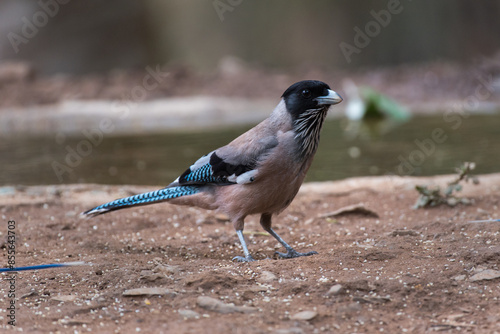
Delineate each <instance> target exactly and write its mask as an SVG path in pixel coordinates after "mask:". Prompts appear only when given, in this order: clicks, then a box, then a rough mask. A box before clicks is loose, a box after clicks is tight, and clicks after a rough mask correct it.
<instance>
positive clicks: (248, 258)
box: [233, 255, 255, 262]
mask: <svg viewBox="0 0 500 334" xmlns="http://www.w3.org/2000/svg"><path fill="white" fill-rule="evenodd" d="M233 261H237V262H253V261H255V259H254V258H253V257H252V255H247V256H235V257H233Z"/></svg>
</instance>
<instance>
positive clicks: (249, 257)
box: [233, 230, 255, 262]
mask: <svg viewBox="0 0 500 334" xmlns="http://www.w3.org/2000/svg"><path fill="white" fill-rule="evenodd" d="M236 234H238V238H239V239H240V243H241V247H243V253H244V254H245V256H235V257H234V258H233V261H238V262H252V261H255V259H254V258H253V257H252V255H250V252H249V251H248V247H247V243H246V242H245V238H244V237H243V230H236Z"/></svg>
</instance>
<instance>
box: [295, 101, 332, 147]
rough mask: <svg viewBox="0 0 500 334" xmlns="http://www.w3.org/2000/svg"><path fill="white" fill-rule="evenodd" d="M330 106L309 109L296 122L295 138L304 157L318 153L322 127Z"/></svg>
mask: <svg viewBox="0 0 500 334" xmlns="http://www.w3.org/2000/svg"><path fill="white" fill-rule="evenodd" d="M327 112H328V108H324V107H323V108H318V109H309V110H307V112H305V113H303V114H302V115H300V116H299V117H298V118H297V119H296V120H295V122H294V124H293V128H294V131H295V140H297V143H298V144H299V146H300V148H301V153H302V156H303V157H309V156H311V155H314V153H316V150H317V148H318V145H319V137H320V132H321V127H322V126H323V122H324V121H325V117H326V114H327Z"/></svg>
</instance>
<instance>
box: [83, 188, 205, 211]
mask: <svg viewBox="0 0 500 334" xmlns="http://www.w3.org/2000/svg"><path fill="white" fill-rule="evenodd" d="M199 190H200V189H199V187H197V186H178V187H170V188H163V189H160V190H156V191H151V192H149V193H143V194H139V195H134V196H130V197H125V198H120V199H117V200H114V201H112V202H109V203H106V204H103V205H99V206H97V207H95V208H93V209H90V210H88V211H85V212H83V213H82V215H85V216H91V217H93V216H97V215H100V214H103V213H106V212H109V211H113V210H119V209H124V208H128V207H132V206H139V205H147V204H152V203H156V202H161V201H166V200H169V199H172V198H177V197H181V196H187V195H193V194H196V193H198V192H199Z"/></svg>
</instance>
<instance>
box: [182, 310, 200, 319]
mask: <svg viewBox="0 0 500 334" xmlns="http://www.w3.org/2000/svg"><path fill="white" fill-rule="evenodd" d="M177 313H179V315H180V316H181V318H183V319H199V318H200V314H199V313H198V312H196V311H193V310H186V309H181V310H178V311H177Z"/></svg>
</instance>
